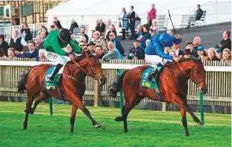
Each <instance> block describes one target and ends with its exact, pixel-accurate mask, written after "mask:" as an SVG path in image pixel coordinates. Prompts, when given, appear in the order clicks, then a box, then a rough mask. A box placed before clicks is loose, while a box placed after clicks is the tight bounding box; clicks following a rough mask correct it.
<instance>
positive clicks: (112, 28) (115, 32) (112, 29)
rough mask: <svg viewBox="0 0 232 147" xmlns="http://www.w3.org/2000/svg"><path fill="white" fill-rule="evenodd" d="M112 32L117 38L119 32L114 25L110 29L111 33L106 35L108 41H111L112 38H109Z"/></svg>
mask: <svg viewBox="0 0 232 147" xmlns="http://www.w3.org/2000/svg"><path fill="white" fill-rule="evenodd" d="M110 32H114V34H115V36H117V31H116V28H115V26H114V25H113V24H111V26H110V27H109V32H107V33H106V39H107V40H108V41H109V40H110V38H109V34H110Z"/></svg>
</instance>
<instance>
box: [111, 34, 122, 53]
mask: <svg viewBox="0 0 232 147" xmlns="http://www.w3.org/2000/svg"><path fill="white" fill-rule="evenodd" d="M109 40H110V41H112V42H113V43H114V46H115V48H116V49H117V50H118V51H119V52H120V54H121V55H122V56H124V48H123V46H122V44H121V42H120V40H119V39H117V38H116V35H115V33H114V32H110V33H109Z"/></svg>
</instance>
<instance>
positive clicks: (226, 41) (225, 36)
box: [216, 30, 231, 52]
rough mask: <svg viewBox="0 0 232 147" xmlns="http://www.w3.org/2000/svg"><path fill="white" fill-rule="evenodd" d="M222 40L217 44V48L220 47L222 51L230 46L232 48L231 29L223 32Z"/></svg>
mask: <svg viewBox="0 0 232 147" xmlns="http://www.w3.org/2000/svg"><path fill="white" fill-rule="evenodd" d="M222 38H223V39H222V40H221V42H220V43H219V44H217V45H216V48H219V49H220V52H222V51H223V50H224V49H225V48H228V49H229V50H231V40H230V31H228V30H225V31H223V33H222Z"/></svg>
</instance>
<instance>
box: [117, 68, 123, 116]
mask: <svg viewBox="0 0 232 147" xmlns="http://www.w3.org/2000/svg"><path fill="white" fill-rule="evenodd" d="M121 75H122V70H120V69H118V70H117V76H121ZM119 106H120V110H121V116H122V115H123V112H122V108H123V93H122V90H120V99H119Z"/></svg>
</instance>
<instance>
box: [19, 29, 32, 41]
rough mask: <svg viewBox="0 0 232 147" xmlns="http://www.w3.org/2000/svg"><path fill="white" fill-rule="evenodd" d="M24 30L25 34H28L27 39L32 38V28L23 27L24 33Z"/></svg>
mask: <svg viewBox="0 0 232 147" xmlns="http://www.w3.org/2000/svg"><path fill="white" fill-rule="evenodd" d="M23 32H25V34H26V36H25V41H29V40H32V34H31V31H30V28H28V29H22V30H21V33H23Z"/></svg>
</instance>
